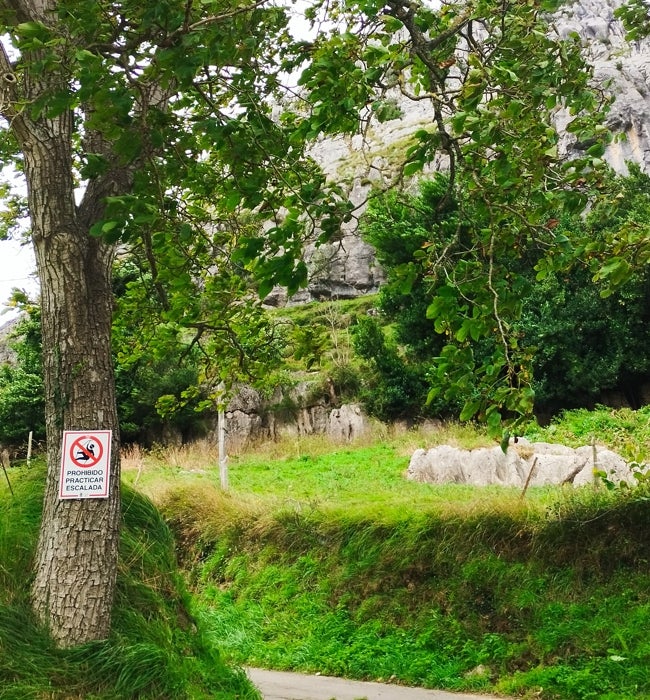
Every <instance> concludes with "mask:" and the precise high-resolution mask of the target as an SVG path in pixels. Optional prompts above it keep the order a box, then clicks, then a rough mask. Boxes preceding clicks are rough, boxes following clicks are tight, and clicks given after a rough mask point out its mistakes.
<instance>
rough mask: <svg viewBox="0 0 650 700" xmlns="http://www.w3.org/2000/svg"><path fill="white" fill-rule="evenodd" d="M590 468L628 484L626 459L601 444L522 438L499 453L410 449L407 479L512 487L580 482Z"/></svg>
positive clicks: (495, 449) (590, 475)
mask: <svg viewBox="0 0 650 700" xmlns="http://www.w3.org/2000/svg"><path fill="white" fill-rule="evenodd" d="M594 457H595V461H594ZM595 470H596V471H598V472H603V473H604V474H605V476H606V478H607V479H609V480H610V481H612V482H614V483H620V482H621V481H624V482H626V483H628V484H632V483H634V475H633V472H632V469H631V468H630V467H629V466H628V464H627V462H626V461H625V460H624V459H623V458H622V457H621V456H620V455H618V454H616V453H615V452H612V451H611V450H608V449H606V448H604V447H596V448H593V447H591V446H590V445H585V446H583V447H579V448H577V449H572V448H570V447H566V446H564V445H557V444H551V443H547V442H534V443H530V442H528V441H527V440H525V439H523V438H519V441H518V442H517V444H511V445H510V447H509V448H508V451H507V452H505V453H504V452H503V450H502V449H501V448H500V447H491V448H479V449H475V450H462V449H459V448H457V447H450V446H449V445H439V446H438V447H433V448H431V449H429V450H424V449H419V450H416V451H415V452H414V453H413V456H412V457H411V461H410V463H409V467H408V471H407V479H409V480H411V481H420V482H424V483H429V484H449V483H451V484H471V485H473V486H490V485H499V486H512V487H517V488H523V487H524V486H526V485H528V486H550V485H554V484H564V483H570V484H573V485H574V486H584V485H585V484H589V483H593V481H594V478H595V477H594V471H595Z"/></svg>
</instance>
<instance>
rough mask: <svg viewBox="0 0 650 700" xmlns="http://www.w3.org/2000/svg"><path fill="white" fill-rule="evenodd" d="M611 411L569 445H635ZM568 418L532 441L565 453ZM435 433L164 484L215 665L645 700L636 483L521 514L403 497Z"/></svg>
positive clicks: (640, 500)
mask: <svg viewBox="0 0 650 700" xmlns="http://www.w3.org/2000/svg"><path fill="white" fill-rule="evenodd" d="M608 414H609V415H608V416H601V417H600V419H599V420H600V422H597V421H596V422H594V418H593V417H592V416H589V422H590V424H589V427H586V426H584V425H583V426H582V432H581V431H580V430H576V434H575V435H574V438H573V439H574V440H575V441H576V442H577V443H579V444H585V443H588V442H590V441H591V436H592V435H594V434H595V437H596V439H597V440H598V441H599V442H602V443H605V444H607V441H608V437H609V436H610V435H612V436H614V437H615V438H616V439H618V438H617V436H618V435H623V434H627V435H628V437H627V438H626V439H629V441H630V442H632V441H634V439H635V437H634V436H635V431H632V432H631V433H629V434H628V433H626V430H627V429H624V428H622V427H619V428H614V423H615V421H616V414H611V412H608ZM622 417H623V419H624V421H627V420H628V419H629V416H627V415H626V414H623V416H622ZM636 418H637V419H638V420H639V421H640V423H639V424H638V425H641V426H642V427H643V425H644V424H643V417H642V416H638V417H636ZM563 421H564V422H563V423H561V424H558V425H557V426H556V427H555V428H554V429H553V428H551V429H550V430H549V429H546V430H547V431H548V432H546V433H543V431H542V430H541V429H537V428H535V432H532V431H531V436H532V437H534V439H551V441H563V442H567V441H568V440H566V439H565V438H564V437H562V436H563V435H564V434H565V433H564V431H567V433H566V434H567V435H568V428H567V427H566V424H567V423H566V422H567V421H577V423H578V424H579V425H582V424H581V423H580V419H579V418H577V417H576V416H574V415H570V416H565V417H564V419H563ZM596 426H599V427H598V430H596ZM464 430H465V429H464ZM635 430H637V428H635ZM638 430H641V428H638ZM608 431H610V432H608ZM440 433H441V431H439V433H438V434H437V435H435V434H430V435H426V436H423V435H422V434H419V435H413V434H407V433H402V434H399V435H388V434H386V436H385V439H384V440H382V441H381V442H379V443H378V444H377V443H374V444H361V445H358V446H355V445H347V446H336V447H330V450H329V452H328V451H326V450H322V449H321V447H320V445H319V444H318V443H317V444H316V449H314V450H312V451H310V449H309V445H308V444H307V442H304V441H303V442H302V443H301V444H300V445H299V446H297V447H295V448H294V451H292V452H291V451H290V454H288V455H286V456H284V455H278V454H275V453H274V452H273V450H274V449H275V448H273V447H269V448H267V449H266V450H265V451H262V452H259V453H257V454H244V455H240V456H238V457H237V458H236V459H234V460H232V461H231V485H232V488H231V490H230V491H229V492H228V493H224V492H222V491H220V490H219V488H218V481H217V479H216V476H215V475H214V474H211V473H210V471H209V470H208V471H206V473H204V474H196V473H190V472H187V473H185V472H183V470H182V469H181V470H180V472H177V473H175V474H173V475H171V479H170V482H168V483H170V484H172V485H173V486H172V487H171V490H168V491H167V492H166V493H165V494H164V496H163V493H162V491H161V490H159V491H158V495H159V496H160V497H161V498H162V501H161V502H162V508H163V511H164V513H165V515H166V517H167V518H168V519H169V522H170V524H171V526H172V528H173V529H174V531H175V532H177V534H178V538H179V541H180V542H182V543H183V556H184V559H183V563H184V565H185V566H186V567H187V569H188V572H189V576H190V579H189V580H190V584H191V586H192V588H193V590H194V592H195V594H196V595H197V596H198V597H199V598H200V599H201V600H202V605H201V606H200V608H201V611H200V616H201V619H202V620H203V622H204V624H205V625H206V626H207V627H208V628H209V629H210V630H211V631H212V633H213V634H214V635H216V636H218V637H219V638H220V639H221V640H222V649H223V651H224V653H225V654H226V655H227V656H228V658H231V659H233V660H234V661H236V662H237V663H247V664H259V665H262V666H267V667H271V668H284V669H296V670H303V671H311V672H316V671H318V672H322V673H331V674H335V675H345V676H349V677H355V678H366V679H384V680H387V679H391V680H393V681H395V682H401V683H406V684H414V685H423V686H431V687H444V688H448V689H454V690H480V691H491V692H501V693H506V694H518V695H522V696H523V697H527V698H533V697H534V698H545V699H551V698H554V699H555V698H566V699H571V700H572V699H574V698H576V699H578V700H582V699H584V700H587V699H595V698H644V697H646V698H650V643H648V642H647V639H646V636H647V635H646V630H647V624H648V622H650V570H648V561H650V510H649V509H648V508H647V503H648V498H649V497H650V494H649V493H648V486H647V484H646V483H643V484H642V485H641V486H640V488H639V489H637V490H629V491H609V490H607V489H605V488H601V489H593V488H591V487H588V488H583V489H575V490H574V489H573V488H566V487H565V488H559V487H558V488H546V489H530V490H529V491H528V492H527V493H526V496H525V498H523V499H522V498H521V493H520V492H518V491H517V490H513V489H499V488H497V487H494V488H490V489H478V488H469V487H462V486H455V485H448V486H444V487H442V486H441V487H433V486H427V485H424V484H414V483H410V482H406V481H405V479H404V478H403V472H404V469H405V468H406V465H407V464H408V456H409V454H410V451H412V449H414V447H416V446H417V447H419V446H427V444H434V443H435V442H437V441H446V440H448V439H449V438H447V437H446V436H445V435H443V434H440ZM452 435H453V431H452ZM636 435H637V436H638V440H637V441H638V443H639V447H638V449H637V454H638V455H639V457H643V455H644V451H645V450H646V449H647V444H644V440H645V437H644V433H643V432H642V431H641V432H639V433H636ZM452 439H453V437H452ZM481 439H482V440H483V441H484V438H481V437H480V435H474V436H472V437H471V440H470V443H471V445H472V446H474V445H475V444H476V443H478V442H480V441H481ZM423 441H424V442H425V443H426V444H424V445H423V444H422V442H423ZM450 441H451V440H450ZM459 442H460V443H461V444H462V440H460V441H459ZM457 444H458V443H457ZM617 444H619V445H620V444H623V443H622V442H619V443H617ZM298 449H299V451H296V450H298ZM151 483H153V482H151Z"/></svg>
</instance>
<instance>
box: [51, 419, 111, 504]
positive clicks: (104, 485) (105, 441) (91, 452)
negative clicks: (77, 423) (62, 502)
mask: <svg viewBox="0 0 650 700" xmlns="http://www.w3.org/2000/svg"><path fill="white" fill-rule="evenodd" d="M110 463H111V431H110V430H88V431H81V430H66V431H64V433H63V447H62V449H61V477H60V481H59V498H107V497H108V487H109V481H110Z"/></svg>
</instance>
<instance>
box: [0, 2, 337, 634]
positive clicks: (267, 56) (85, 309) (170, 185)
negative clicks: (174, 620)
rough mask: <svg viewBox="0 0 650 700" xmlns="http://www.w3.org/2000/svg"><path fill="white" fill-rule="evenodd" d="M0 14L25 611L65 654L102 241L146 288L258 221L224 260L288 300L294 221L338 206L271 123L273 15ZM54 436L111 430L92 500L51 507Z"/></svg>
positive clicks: (101, 610) (83, 568) (94, 590)
mask: <svg viewBox="0 0 650 700" xmlns="http://www.w3.org/2000/svg"><path fill="white" fill-rule="evenodd" d="M0 10H1V12H0V18H1V21H2V25H3V34H4V38H3V40H2V50H1V51H0V84H1V87H2V91H1V109H2V115H3V117H4V119H5V122H6V128H5V130H4V132H3V139H2V152H3V156H4V162H5V164H10V163H13V164H14V165H15V167H17V168H18V169H19V170H20V171H21V172H22V173H23V174H24V179H25V182H26V184H27V199H28V208H29V216H30V222H31V224H30V225H31V237H32V240H33V244H34V248H35V251H36V260H37V270H38V275H39V279H40V288H41V305H42V334H43V366H44V380H45V390H46V428H47V459H48V477H47V486H46V494H45V500H44V510H43V521H42V527H41V535H40V541H39V545H38V551H37V556H36V562H35V576H34V582H33V587H32V600H33V607H34V610H35V612H36V614H37V615H38V616H39V618H40V619H41V620H42V621H43V623H44V624H46V625H47V626H48V627H49V629H50V631H51V634H52V636H53V638H54V639H55V640H56V641H57V642H58V643H59V644H61V645H63V646H70V645H76V644H80V643H83V642H86V641H88V640H92V639H98V638H103V637H106V636H107V635H108V633H109V629H110V611H111V606H112V600H113V590H114V583H115V576H116V570H117V552H118V532H119V522H120V491H119V483H120V467H119V435H118V419H117V414H116V402H115V385H114V379H113V368H112V362H111V313H112V291H111V270H112V265H113V261H114V259H115V255H116V251H117V250H118V246H119V245H120V244H122V245H135V246H140V247H141V249H142V250H144V251H146V254H147V255H148V256H149V258H150V260H151V261H152V262H151V268H152V270H153V275H154V277H155V276H156V275H157V274H159V272H158V271H157V270H156V264H155V262H154V258H155V254H156V251H157V249H166V248H167V242H168V241H171V240H173V241H174V242H175V243H178V242H180V243H183V242H185V243H189V242H190V241H193V242H194V244H195V245H203V247H204V250H206V249H209V247H210V246H216V245H218V241H215V239H214V236H210V235H206V232H207V233H208V234H210V233H211V232H214V231H217V230H219V229H220V224H221V220H220V213H223V212H225V213H226V214H232V213H233V212H234V211H235V210H237V209H238V208H239V207H246V208H248V209H249V210H251V211H252V210H256V209H257V210H258V211H259V210H261V209H263V210H264V211H263V215H264V218H265V220H266V221H267V222H270V223H269V224H267V226H266V229H265V231H264V236H262V235H260V233H259V232H258V233H257V234H255V235H242V237H241V240H240V241H239V259H240V262H241V263H242V264H245V263H246V262H247V261H250V260H252V259H255V261H256V262H255V267H256V271H257V272H259V273H260V274H261V275H262V277H264V279H271V278H273V279H274V280H277V281H280V282H282V283H284V284H287V285H289V286H291V287H294V288H295V286H296V285H297V284H298V283H299V282H300V281H302V280H303V279H304V276H305V268H304V266H303V265H301V264H296V261H297V256H296V248H297V247H298V246H299V245H300V244H301V236H302V233H303V230H304V226H302V225H299V224H298V219H299V217H300V215H301V214H302V213H303V212H305V211H310V210H311V217H312V218H311V220H312V221H315V220H316V219H317V218H318V219H321V220H322V219H323V218H324V219H325V221H326V222H327V220H328V217H329V218H330V219H331V221H332V222H333V220H334V219H335V217H336V215H337V214H338V208H339V204H340V202H341V199H340V198H338V197H329V196H328V195H327V194H326V193H325V194H324V193H323V192H324V189H323V187H322V185H323V179H322V177H321V176H320V174H319V172H318V169H317V168H315V167H314V165H313V163H312V162H311V161H310V160H309V159H308V158H305V157H304V153H303V143H302V139H300V138H291V132H290V131H289V130H288V129H286V128H285V127H284V126H283V125H282V124H280V123H278V122H276V121H273V120H272V119H271V110H272V106H271V99H270V98H272V97H273V96H274V95H277V93H278V92H280V91H281V81H280V77H279V76H280V71H281V70H282V69H283V68H287V67H288V68H289V69H290V68H291V66H293V65H295V64H296V62H297V61H299V58H297V57H295V56H294V55H293V54H292V47H293V46H294V42H293V41H292V40H291V37H290V36H289V34H288V33H287V29H286V27H287V22H288V17H287V14H286V12H285V11H284V10H282V9H280V8H278V7H277V6H273V5H272V4H268V6H266V7H265V6H264V5H263V3H252V4H250V5H239V4H237V3H231V2H228V0H225V1H221V0H215V1H214V2H212V1H211V0H208V1H206V0H202V2H200V3H198V2H193V1H192V0H182V1H179V0H163V1H162V2H161V1H160V0H146V1H145V2H142V1H141V0H138V1H137V2H135V1H133V0H125V1H124V2H95V1H94V0H92V1H91V0H82V1H81V2H79V1H77V0H74V1H73V0H69V1H64V2H54V0H6V1H3V2H1V3H0ZM299 48H300V47H298V49H299ZM287 60H288V63H287V64H286V65H285V61H287ZM280 210H281V211H282V217H280V215H279V213H280ZM333 227H335V224H334V223H330V228H333ZM167 262H169V261H167ZM215 272H216V273H217V274H218V272H219V271H218V270H215ZM165 274H166V275H167V277H166V278H165V281H166V282H169V281H170V280H171V283H172V284H175V285H176V288H177V289H178V290H181V291H182V289H183V288H184V287H185V286H186V285H187V284H188V280H189V272H188V270H187V269H184V267H183V260H180V259H179V260H178V261H177V265H176V267H174V266H173V265H171V266H169V267H168V268H167V270H166V272H165ZM267 284H268V283H267ZM192 301H193V298H192V294H191V292H189V293H188V297H187V304H186V307H187V308H186V309H185V310H183V309H181V307H180V304H178V303H177V304H176V305H175V306H174V307H173V308H172V307H170V308H167V310H166V311H167V313H168V314H169V317H168V319H167V320H168V321H169V323H175V322H177V321H178V319H179V316H183V315H184V316H185V317H186V318H185V319H184V320H185V321H186V322H187V325H188V326H190V327H193V328H194V329H199V330H200V328H201V326H200V324H201V322H202V318H201V314H202V312H203V309H201V308H199V307H198V305H196V304H193V303H192ZM213 316H214V314H212V316H211V318H212V317H213ZM164 322H165V319H163V323H164ZM65 430H80V431H87V430H111V431H112V451H111V464H110V471H111V489H110V492H109V494H108V498H104V499H100V498H98V499H64V500H62V499H60V498H59V496H58V493H59V490H58V481H59V468H60V463H61V449H62V433H63V431H65Z"/></svg>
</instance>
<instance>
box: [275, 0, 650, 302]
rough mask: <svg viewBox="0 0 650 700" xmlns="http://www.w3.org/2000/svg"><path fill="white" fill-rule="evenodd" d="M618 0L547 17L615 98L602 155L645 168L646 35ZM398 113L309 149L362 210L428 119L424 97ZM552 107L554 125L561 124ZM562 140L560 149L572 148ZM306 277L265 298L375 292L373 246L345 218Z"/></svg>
mask: <svg viewBox="0 0 650 700" xmlns="http://www.w3.org/2000/svg"><path fill="white" fill-rule="evenodd" d="M620 4H621V3H620V2H618V1H617V0H580V1H579V2H576V3H568V4H567V5H566V6H565V7H564V8H563V9H562V10H561V11H560V12H558V14H557V15H556V16H555V17H554V18H553V21H552V30H553V31H556V32H557V33H558V34H559V35H560V36H561V37H568V36H569V35H570V34H572V33H575V34H577V35H578V36H579V37H580V38H581V39H582V42H583V44H584V52H585V56H586V58H587V60H588V61H589V63H590V64H591V65H593V67H594V72H595V81H596V83H597V85H598V86H599V87H602V88H603V89H604V90H606V91H607V92H609V93H611V94H612V95H613V96H614V97H615V101H614V103H613V106H612V108H611V111H610V112H609V114H608V117H607V124H608V126H609V127H610V128H611V129H612V131H613V132H614V133H615V134H616V138H615V139H614V140H613V142H612V144H611V145H610V146H609V148H608V151H607V154H606V158H607V160H608V161H609V163H610V164H611V165H612V167H614V168H615V169H616V170H617V171H618V172H625V170H626V162H628V161H633V162H637V163H639V164H641V165H642V167H643V168H644V169H645V170H650V132H649V129H650V40H643V41H638V42H628V41H627V40H626V39H625V30H624V28H623V26H622V24H621V22H620V21H619V20H617V19H616V18H615V17H614V10H615V9H616V8H617V7H618V6H619V5H620ZM400 106H401V108H402V111H403V116H402V117H400V118H399V119H393V120H391V121H388V122H385V123H383V124H379V123H372V124H371V125H370V128H369V129H368V130H367V133H366V134H365V136H363V137H362V136H354V137H340V138H336V139H323V140H322V141H320V142H319V143H318V144H317V145H316V147H315V148H314V156H315V157H316V159H317V160H318V161H319V162H320V163H321V164H322V166H323V168H324V169H325V171H326V172H327V173H328V174H329V175H330V177H332V178H335V179H336V180H337V181H338V182H340V183H344V184H346V185H347V187H348V191H349V193H350V197H351V199H352V201H353V202H354V203H355V205H357V206H358V207H359V209H358V213H359V212H361V211H363V202H364V201H365V199H366V197H367V194H368V192H369V190H370V188H371V186H372V185H373V184H375V183H377V182H381V181H387V180H388V179H390V178H391V176H392V175H393V174H394V164H395V163H396V162H397V160H398V157H399V155H400V154H401V152H403V146H404V144H405V142H406V139H407V137H408V135H409V134H412V133H413V132H414V131H415V130H416V129H417V128H418V127H420V126H425V125H426V124H427V123H429V122H430V120H431V114H430V111H429V108H428V106H427V104H426V103H425V102H422V101H419V102H407V101H404V100H402V101H400ZM562 119H563V117H562V116H561V115H560V114H558V128H559V129H560V131H561V130H562V127H563V122H562ZM569 141H570V140H569V139H568V138H567V139H565V144H564V146H565V149H566V150H567V151H570V150H571V144H570V142H569ZM308 259H309V261H310V270H311V282H310V284H309V286H308V288H307V289H305V290H303V291H302V292H300V293H299V294H297V295H296V296H295V297H293V298H292V299H291V300H287V298H286V295H284V294H283V293H282V291H281V290H276V291H275V292H274V294H273V295H272V296H271V297H270V298H269V303H271V304H274V305H281V304H284V303H287V301H289V303H302V302H305V301H312V300H322V299H330V298H334V299H345V298H351V297H355V296H358V295H361V294H366V293H370V292H373V291H376V290H377V289H378V287H379V285H380V284H381V282H382V279H383V277H382V271H381V269H380V268H379V267H378V266H377V264H376V261H375V259H374V255H373V251H372V248H371V247H370V246H369V245H368V244H366V243H364V242H363V241H362V240H361V239H360V238H359V236H358V235H357V232H356V222H354V221H353V222H352V223H351V224H350V225H348V227H347V229H346V230H345V231H343V232H342V236H341V239H340V240H339V241H337V242H336V243H333V244H330V245H327V246H323V247H321V248H319V249H317V250H314V249H310V250H308Z"/></svg>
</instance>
